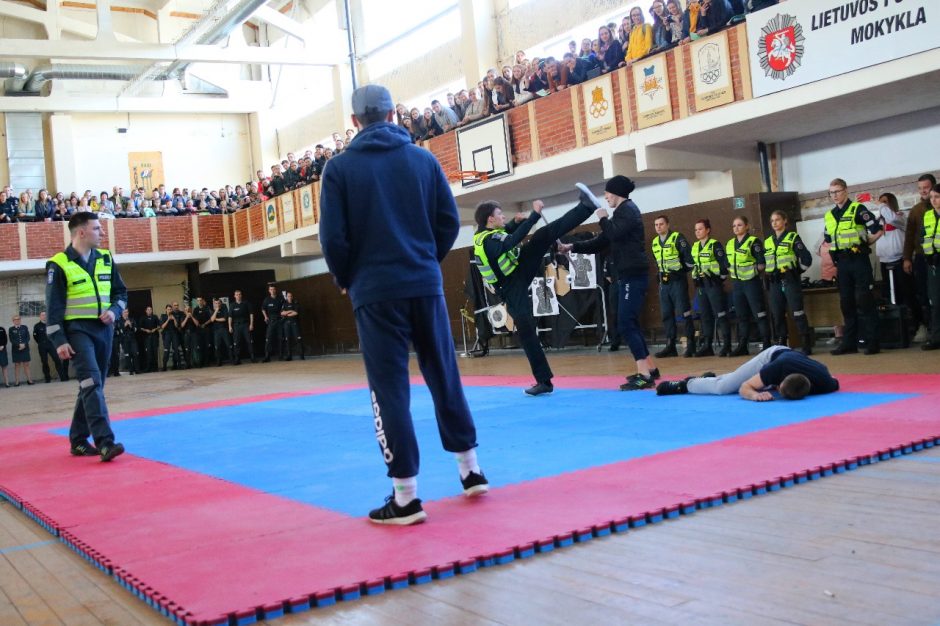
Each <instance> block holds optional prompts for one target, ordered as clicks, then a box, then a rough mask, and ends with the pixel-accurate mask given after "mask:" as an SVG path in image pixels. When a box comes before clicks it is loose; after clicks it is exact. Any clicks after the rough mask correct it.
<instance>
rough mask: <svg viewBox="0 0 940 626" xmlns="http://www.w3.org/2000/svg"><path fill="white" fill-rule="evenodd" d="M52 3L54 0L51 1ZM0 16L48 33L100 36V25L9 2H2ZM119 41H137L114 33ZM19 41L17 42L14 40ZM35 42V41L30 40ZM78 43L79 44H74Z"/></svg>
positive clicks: (92, 37) (7, 0) (0, 0)
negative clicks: (21, 21)
mask: <svg viewBox="0 0 940 626" xmlns="http://www.w3.org/2000/svg"><path fill="white" fill-rule="evenodd" d="M50 1H52V0H50ZM0 15H5V16H7V17H12V18H16V19H18V20H23V21H24V22H33V23H35V24H42V25H43V26H44V27H45V28H46V32H47V33H51V32H55V31H59V32H63V33H72V34H73V35H79V36H81V37H88V38H89V39H94V38H95V37H96V36H97V35H98V25H97V24H87V23H85V22H82V21H81V20H76V19H74V18H71V17H65V16H64V15H62V14H61V13H59V12H58V10H56V11H50V12H47V11H40V10H39V9H34V8H32V7H27V6H23V5H21V4H14V3H13V2H10V1H9V0H0ZM114 35H115V37H117V39H118V41H128V42H134V41H137V40H136V39H134V38H133V37H129V36H127V35H123V34H121V33H114ZM0 41H4V42H6V41H11V40H9V39H4V40H0ZM12 41H17V40H12ZM28 41H33V40H28ZM72 43H77V42H72Z"/></svg>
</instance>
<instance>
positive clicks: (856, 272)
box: [825, 178, 884, 355]
mask: <svg viewBox="0 0 940 626" xmlns="http://www.w3.org/2000/svg"><path fill="white" fill-rule="evenodd" d="M846 187H848V185H846V183H845V181H844V180H842V179H841V178H836V179H835V180H833V181H832V182H831V183H829V197H830V198H831V199H832V200H833V201H834V202H835V203H836V205H835V206H834V207H833V208H832V209H831V210H830V211H829V212H828V213H826V234H825V239H826V241H827V242H828V243H829V244H831V246H832V247H831V248H830V249H829V253H830V254H831V255H832V260H833V262H834V263H835V264H836V269H837V271H838V279H839V305H840V306H841V308H842V317H843V319H844V321H845V330H844V331H843V333H842V343H841V344H840V345H839V346H838V347H837V348H836V349H835V350H833V351H832V354H836V355H839V354H850V353H854V352H858V347H859V344H860V343H861V344H862V349H863V350H864V351H865V354H878V352H880V351H881V350H880V348H879V345H878V314H877V312H876V311H875V296H874V294H873V293H872V290H873V289H874V288H875V276H874V274H873V273H872V270H871V258H870V257H871V244H873V243H875V242H876V241H877V240H878V239H879V238H880V237H881V235H883V234H884V230H882V228H881V224H880V223H879V222H878V220H877V219H875V216H874V215H872V213H871V211H869V210H868V209H867V208H865V205H864V204H859V203H858V202H852V201H850V200H849V193H848V191H847V190H846ZM859 335H861V337H859ZM859 339H861V341H859Z"/></svg>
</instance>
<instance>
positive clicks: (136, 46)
mask: <svg viewBox="0 0 940 626" xmlns="http://www.w3.org/2000/svg"><path fill="white" fill-rule="evenodd" d="M335 56H338V55H335ZM312 57H313V55H298V54H293V53H292V51H289V50H287V51H285V50H284V49H283V48H259V47H254V46H244V47H230V48H220V47H218V46H210V45H201V44H191V45H179V46H178V45H174V44H158V43H124V44H117V43H102V42H98V41H61V40H60V41H46V40H39V39H0V59H4V58H7V59H82V60H92V61H115V60H123V61H147V62H150V63H160V62H173V61H188V62H198V63H252V64H262V65H307V66H327V67H329V66H333V65H336V64H337V63H338V62H339V59H338V58H331V57H326V56H324V57H321V58H320V59H319V60H316V59H314V58H312ZM143 69H144V68H141V70H143Z"/></svg>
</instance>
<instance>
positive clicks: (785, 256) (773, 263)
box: [764, 231, 797, 274]
mask: <svg viewBox="0 0 940 626" xmlns="http://www.w3.org/2000/svg"><path fill="white" fill-rule="evenodd" d="M795 241H796V232H794V231H790V232H788V233H787V234H786V235H784V236H783V239H781V240H780V242H779V243H776V244H775V243H774V236H773V235H771V236H770V237H768V238H767V239H766V240H764V259H766V263H767V266H766V268H765V271H766V272H767V273H768V274H769V273H771V272H775V271H777V270H780V271H781V272H786V271H787V270H790V269H793V268H794V267H796V265H797V260H796V253H795V252H793V243H794V242H795Z"/></svg>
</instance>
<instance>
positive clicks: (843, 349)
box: [829, 345, 858, 356]
mask: <svg viewBox="0 0 940 626" xmlns="http://www.w3.org/2000/svg"><path fill="white" fill-rule="evenodd" d="M857 353H858V348H852V347H849V346H844V345H839V347H838V348H836V349H834V350H830V351H829V354H831V355H833V356H841V355H843V354H857Z"/></svg>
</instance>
